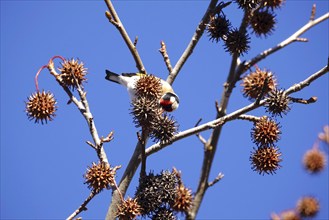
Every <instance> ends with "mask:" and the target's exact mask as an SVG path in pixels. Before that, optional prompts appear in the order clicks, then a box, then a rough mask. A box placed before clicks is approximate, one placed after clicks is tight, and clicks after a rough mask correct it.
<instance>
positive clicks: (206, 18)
mask: <svg viewBox="0 0 329 220" xmlns="http://www.w3.org/2000/svg"><path fill="white" fill-rule="evenodd" d="M217 2H218V0H211V1H210V3H209V5H208V8H207V11H206V12H205V14H204V15H203V17H202V19H201V21H200V22H199V24H198V26H197V28H196V30H195V32H194V34H193V36H192V39H191V41H190V42H189V44H188V45H187V47H186V49H185V51H184V53H183V54H182V56H181V57H180V58H179V60H178V61H177V63H176V65H175V66H174V68H173V70H172V71H171V72H170V74H169V76H168V78H167V82H168V83H169V84H173V82H174V81H175V79H176V77H177V75H178V73H179V71H180V70H181V68H182V67H183V65H184V64H185V62H186V60H187V59H188V58H189V57H190V55H191V54H192V53H193V50H194V48H195V46H196V45H197V43H198V42H199V40H200V38H201V36H202V34H203V32H204V30H205V29H206V25H207V24H208V22H209V20H210V17H211V15H212V14H213V13H214V12H215V11H218V10H222V9H223V8H225V7H227V6H228V5H229V4H231V2H227V3H224V4H220V5H218V7H217V8H216V5H217Z"/></svg>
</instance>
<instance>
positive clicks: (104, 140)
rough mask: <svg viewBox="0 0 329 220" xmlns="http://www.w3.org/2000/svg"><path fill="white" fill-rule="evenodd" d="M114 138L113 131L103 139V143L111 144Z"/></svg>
mask: <svg viewBox="0 0 329 220" xmlns="http://www.w3.org/2000/svg"><path fill="white" fill-rule="evenodd" d="M113 138H114V137H113V131H111V132H110V133H109V134H108V135H107V136H106V137H105V138H104V137H101V143H105V142H110V141H112V140H113Z"/></svg>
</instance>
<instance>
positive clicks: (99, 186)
mask: <svg viewBox="0 0 329 220" xmlns="http://www.w3.org/2000/svg"><path fill="white" fill-rule="evenodd" d="M119 168H120V167H119V166H116V167H114V168H112V167H110V165H109V164H106V163H103V162H100V163H98V164H96V163H94V162H93V163H92V166H91V167H88V169H87V172H86V174H85V175H84V178H85V179H86V181H85V184H88V188H90V189H92V190H94V191H95V192H96V193H99V192H100V191H102V190H103V189H104V188H106V189H110V186H114V185H115V174H116V171H117V169H119Z"/></svg>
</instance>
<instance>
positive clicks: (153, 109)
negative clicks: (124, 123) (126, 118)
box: [130, 97, 161, 131]
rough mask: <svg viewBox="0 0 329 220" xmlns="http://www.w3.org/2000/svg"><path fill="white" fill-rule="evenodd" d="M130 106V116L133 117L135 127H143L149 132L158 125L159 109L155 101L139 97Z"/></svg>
mask: <svg viewBox="0 0 329 220" xmlns="http://www.w3.org/2000/svg"><path fill="white" fill-rule="evenodd" d="M131 106H132V107H131V112H130V114H132V115H133V122H134V123H135V125H136V127H143V128H145V129H149V130H150V131H151V130H153V129H154V127H155V125H157V124H158V123H159V120H160V116H161V112H160V111H161V109H160V108H159V103H158V101H157V100H156V99H149V98H147V97H139V98H137V99H135V100H133V101H132V103H131Z"/></svg>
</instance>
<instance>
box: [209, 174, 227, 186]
mask: <svg viewBox="0 0 329 220" xmlns="http://www.w3.org/2000/svg"><path fill="white" fill-rule="evenodd" d="M223 177H224V174H222V173H219V174H218V175H217V176H216V178H215V179H214V180H213V181H211V182H210V183H208V187H210V186H213V185H215V184H216V183H218V182H219V181H220V180H221V179H223Z"/></svg>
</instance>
